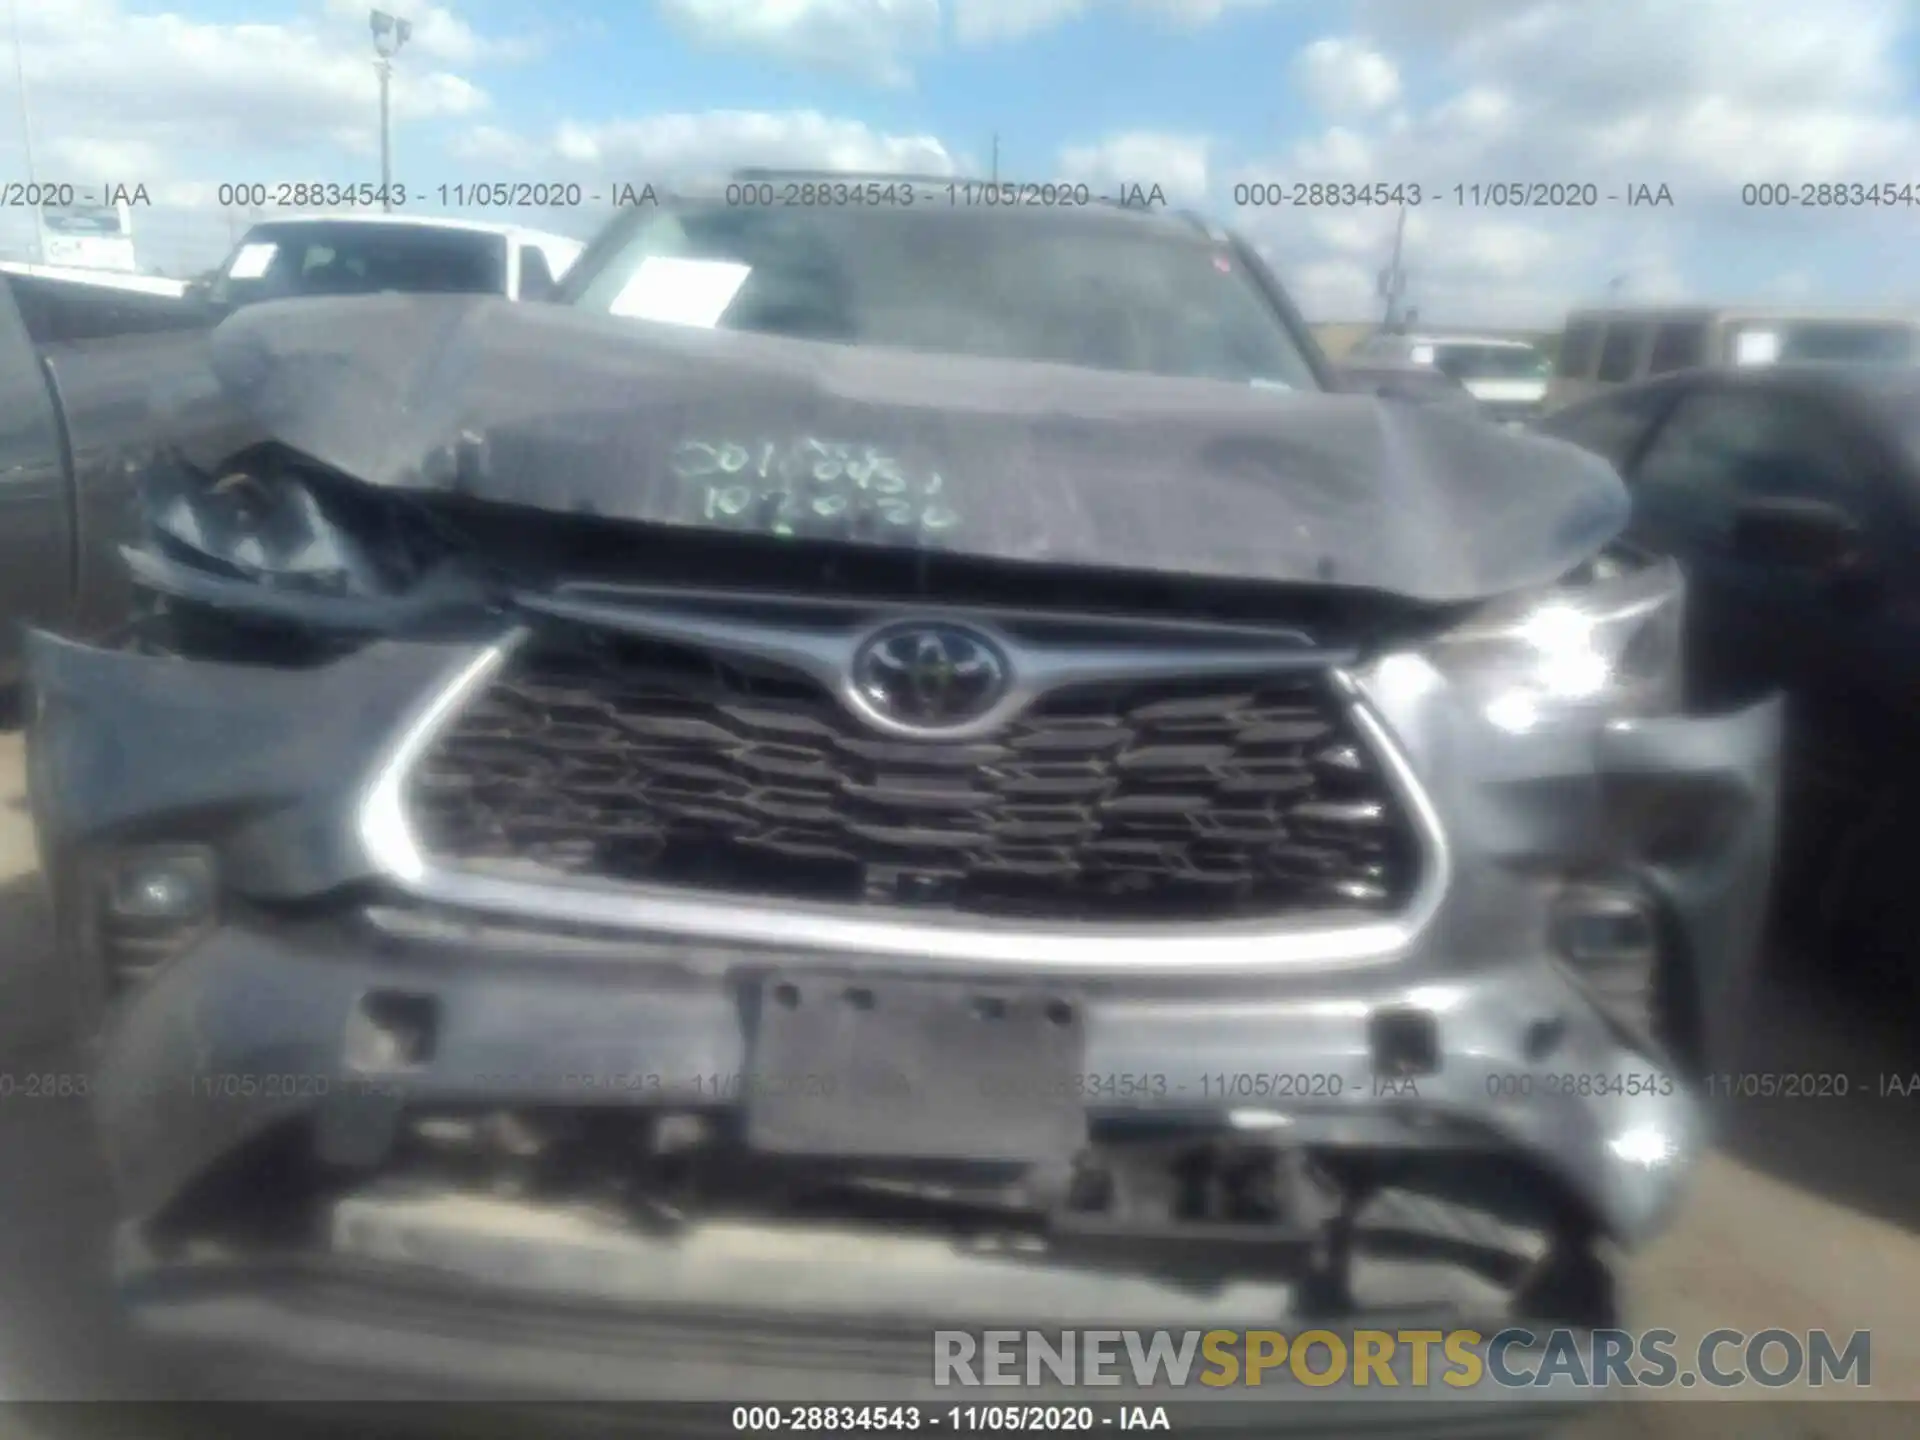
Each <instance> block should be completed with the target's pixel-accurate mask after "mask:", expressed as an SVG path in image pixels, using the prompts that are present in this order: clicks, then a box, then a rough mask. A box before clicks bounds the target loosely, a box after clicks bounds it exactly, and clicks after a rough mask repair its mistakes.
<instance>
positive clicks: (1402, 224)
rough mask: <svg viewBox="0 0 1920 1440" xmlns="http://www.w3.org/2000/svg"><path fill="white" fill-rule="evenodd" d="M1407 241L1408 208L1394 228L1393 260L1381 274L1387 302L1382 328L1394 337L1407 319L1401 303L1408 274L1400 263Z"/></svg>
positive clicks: (1383, 295) (1404, 210) (1403, 211)
mask: <svg viewBox="0 0 1920 1440" xmlns="http://www.w3.org/2000/svg"><path fill="white" fill-rule="evenodd" d="M1406 239H1407V207H1406V206H1405V205H1404V204H1403V205H1401V207H1400V218H1399V219H1398V220H1396V221H1395V222H1394V226H1393V258H1392V259H1391V260H1390V261H1388V262H1387V268H1386V269H1384V270H1382V271H1381V272H1380V283H1379V291H1380V298H1381V299H1383V300H1385V301H1386V302H1387V314H1386V318H1385V319H1383V320H1382V321H1381V322H1380V328H1381V329H1382V330H1384V331H1386V333H1387V334H1389V335H1392V334H1394V333H1395V332H1396V331H1398V330H1399V329H1400V328H1401V327H1402V326H1404V325H1405V324H1406V319H1407V317H1406V316H1405V315H1404V314H1403V313H1402V312H1401V309H1400V302H1401V301H1402V300H1403V299H1405V298H1406V294H1407V272H1406V269H1405V267H1404V266H1403V265H1402V264H1401V263H1400V256H1401V252H1402V249H1403V247H1404V246H1405V244H1406Z"/></svg>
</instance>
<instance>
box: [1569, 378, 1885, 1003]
mask: <svg viewBox="0 0 1920 1440" xmlns="http://www.w3.org/2000/svg"><path fill="white" fill-rule="evenodd" d="M1917 417H1920V369H1914V368H1892V367H1883V366H1809V365H1793V364H1782V365H1775V366H1769V367H1766V368H1762V369H1748V370H1716V371H1695V372H1689V373H1685V374H1678V375H1671V376H1667V377H1663V378H1662V379H1659V380H1654V381H1649V382H1646V383H1644V384H1640V385H1632V386H1623V387H1621V388H1619V389H1617V390H1613V391H1610V392H1608V393H1607V394H1606V395H1605V396H1603V397H1600V398H1597V399H1594V400H1590V401H1587V402H1586V403H1584V404H1580V405H1576V406H1573V407H1571V408H1569V409H1567V410H1563V411H1561V412H1559V413H1558V414H1556V415H1554V416H1553V417H1551V418H1550V419H1549V420H1548V421H1547V422H1545V425H1544V427H1543V428H1544V429H1546V430H1547V431H1548V432H1550V433H1552V434H1554V435H1558V436H1561V437H1564V438H1566V439H1569V440H1572V441H1573V442H1575V443H1577V444H1580V445H1583V446H1585V447H1586V448H1588V449H1590V450H1592V451H1594V452H1595V453H1597V454H1600V455H1603V456H1605V457H1606V458H1607V459H1609V460H1611V461H1613V462H1614V463H1615V464H1616V465H1617V466H1618V467H1619V468H1620V471H1621V473H1622V474H1624V475H1625V476H1626V478H1627V482H1628V485H1629V486H1630V488H1631V489H1632V491H1633V495H1634V507H1635V518H1634V525H1633V533H1634V534H1635V535H1636V536H1637V537H1638V538H1639V539H1640V540H1641V541H1642V542H1644V543H1645V544H1647V545H1649V546H1652V547H1655V548H1657V549H1659V550H1661V551H1663V552H1665V553H1669V554H1672V555H1675V556H1677V557H1679V558H1680V560H1681V561H1682V563H1683V564H1684V566H1685V567H1686V570H1687V573H1688V577H1689V580H1690V588H1689V593H1688V603H1687V615H1688V622H1689V624H1688V636H1687V653H1688V655H1689V657H1690V660H1691V666H1690V668H1691V671H1692V683H1693V685H1694V687H1695V689H1696V692H1697V698H1698V699H1699V701H1700V702H1701V703H1703V704H1706V705H1738V704H1744V703H1748V702H1750V701H1751V700H1752V699H1754V698H1755V697H1757V696H1761V695H1765V694H1768V693H1771V692H1776V691H1783V692H1785V694H1786V696H1787V697H1788V708H1787V714H1788V719H1789V749H1788V763H1787V767H1786V774H1787V781H1788V788H1787V804H1786V831H1785V834H1786V850H1785V855H1786V857H1787V863H1786V864H1785V866H1784V872H1785V873H1784V879H1785V881H1786V885H1785V896H1784V899H1785V903H1786V906H1787V918H1788V919H1789V920H1792V921H1794V922H1796V925H1797V928H1798V929H1799V931H1800V934H1801V937H1802V938H1803V939H1804V940H1805V941H1806V942H1807V944H1808V948H1809V950H1810V951H1812V952H1813V953H1817V954H1819V955H1822V956H1826V957H1830V959H1831V962H1832V963H1836V964H1842V965H1855V964H1860V965H1864V966H1865V967H1866V968H1867V969H1868V970H1869V971H1871V972H1873V973H1876V974H1877V975H1879V976H1880V977H1881V978H1884V979H1888V980H1891V981H1894V982H1895V983H1897V984H1899V985H1901V986H1913V985H1914V984H1915V982H1916V981H1917V980H1920V967H1916V965H1915V958H1914V957H1915V953H1916V952H1915V947H1914V936H1915V935H1916V934H1920V905H1917V904H1916V893H1920V892H1916V887H1915V886H1914V883H1913V876H1912V867H1911V865H1910V863H1909V857H1910V856H1911V855H1912V854H1913V853H1914V846H1915V845H1916V843H1920V757H1916V754H1915V750H1914V745H1913V736H1914V733H1915V724H1916V721H1920V572H1916V568H1915V565H1914V558H1915V556H1916V555H1920V418H1917Z"/></svg>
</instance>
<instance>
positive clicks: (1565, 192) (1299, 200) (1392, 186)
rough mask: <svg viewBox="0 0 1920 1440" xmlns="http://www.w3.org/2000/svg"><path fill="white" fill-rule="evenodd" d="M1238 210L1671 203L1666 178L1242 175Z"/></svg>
mask: <svg viewBox="0 0 1920 1440" xmlns="http://www.w3.org/2000/svg"><path fill="white" fill-rule="evenodd" d="M1231 199H1232V202H1233V206H1234V208H1235V209H1237V210H1300V209H1307V210H1326V209H1341V210H1344V209H1356V208H1359V209H1370V208H1374V207H1392V208H1398V207H1400V206H1422V205H1425V206H1451V207H1454V208H1458V209H1467V210H1592V209H1596V208H1597V207H1599V206H1601V205H1619V206H1624V207H1625V208H1627V209H1640V208H1652V209H1660V210H1665V209H1671V208H1672V207H1673V204H1674V195H1673V189H1672V187H1671V186H1669V185H1667V184H1666V183H1665V182H1664V181H1657V180H1655V181H1640V180H1635V181H1617V180H1616V181H1611V182H1609V183H1608V184H1606V185H1604V186H1603V185H1601V184H1599V183H1598V182H1595V181H1591V180H1542V181H1523V180H1494V181H1485V182H1483V181H1474V182H1471V183H1459V184H1452V185H1448V184H1439V185H1429V184H1422V183H1420V182H1418V181H1386V180H1376V181H1371V182H1369V181H1364V180H1358V181H1354V180H1277V179H1276V180H1267V179H1261V180H1243V181H1241V182H1239V183H1238V184H1236V185H1235V186H1234V187H1233V190H1232V192H1231Z"/></svg>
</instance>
